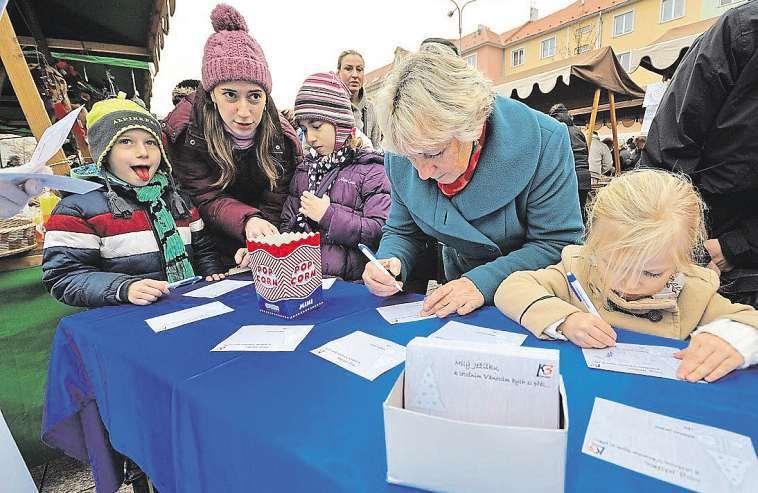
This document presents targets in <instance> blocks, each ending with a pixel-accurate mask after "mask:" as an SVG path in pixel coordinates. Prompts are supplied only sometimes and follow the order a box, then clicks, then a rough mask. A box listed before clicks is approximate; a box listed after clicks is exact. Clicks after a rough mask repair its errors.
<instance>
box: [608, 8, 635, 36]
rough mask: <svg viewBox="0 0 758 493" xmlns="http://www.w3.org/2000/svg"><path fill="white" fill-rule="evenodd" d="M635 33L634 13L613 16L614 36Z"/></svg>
mask: <svg viewBox="0 0 758 493" xmlns="http://www.w3.org/2000/svg"><path fill="white" fill-rule="evenodd" d="M632 31H634V11H633V10H630V11H629V12H624V13H623V14H619V15H615V16H613V35H614V36H621V35H622V34H628V33H630V32H632Z"/></svg>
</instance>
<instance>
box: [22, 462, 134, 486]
mask: <svg viewBox="0 0 758 493" xmlns="http://www.w3.org/2000/svg"><path fill="white" fill-rule="evenodd" d="M31 473H32V479H34V484H35V485H37V488H38V489H39V491H40V493H85V492H86V493H95V481H94V480H93V479H92V471H91V470H90V467H89V466H88V465H87V464H82V463H81V462H79V461H78V460H76V459H72V458H70V457H64V458H62V459H58V460H55V461H51V462H49V463H48V464H47V469H45V466H37V467H35V468H33V469H32V470H31ZM43 476H44V478H43ZM40 483H42V484H40ZM118 493H132V487H131V486H122V487H121V489H120V490H118Z"/></svg>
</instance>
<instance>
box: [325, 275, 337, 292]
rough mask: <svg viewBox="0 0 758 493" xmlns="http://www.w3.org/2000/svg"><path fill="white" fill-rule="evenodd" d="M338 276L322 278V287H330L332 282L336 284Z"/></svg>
mask: <svg viewBox="0 0 758 493" xmlns="http://www.w3.org/2000/svg"><path fill="white" fill-rule="evenodd" d="M336 280H337V278H336V277H325V278H323V279H321V289H324V290H326V289H329V288H331V287H332V284H334V281H336Z"/></svg>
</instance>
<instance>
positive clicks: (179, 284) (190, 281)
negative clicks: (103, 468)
mask: <svg viewBox="0 0 758 493" xmlns="http://www.w3.org/2000/svg"><path fill="white" fill-rule="evenodd" d="M202 280H203V278H202V276H195V277H188V278H187V279H182V280H181V281H176V282H170V283H169V284H168V289H174V288H179V287H182V286H187V285H188V284H195V283H196V282H198V281H202Z"/></svg>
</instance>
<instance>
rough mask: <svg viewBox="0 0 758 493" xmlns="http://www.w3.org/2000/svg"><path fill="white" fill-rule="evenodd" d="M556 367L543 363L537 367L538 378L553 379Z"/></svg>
mask: <svg viewBox="0 0 758 493" xmlns="http://www.w3.org/2000/svg"><path fill="white" fill-rule="evenodd" d="M554 368H555V365H553V364H552V363H542V364H541V365H539V366H538V367H537V376H538V377H544V378H552V376H553V371H554Z"/></svg>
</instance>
